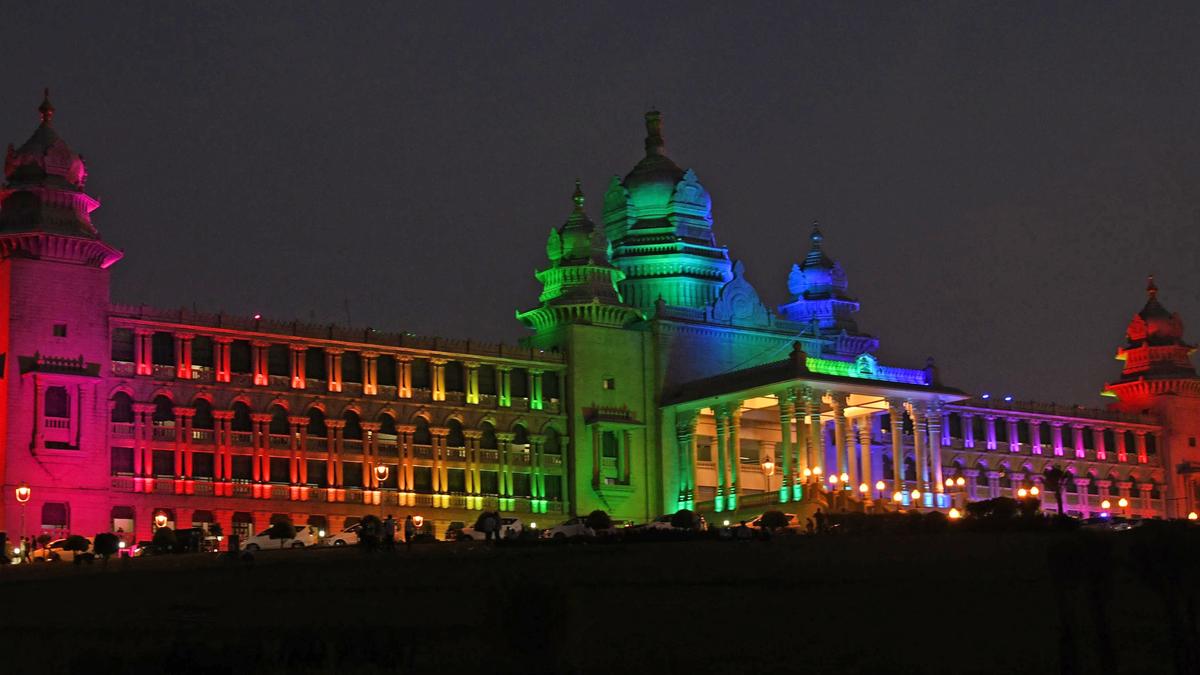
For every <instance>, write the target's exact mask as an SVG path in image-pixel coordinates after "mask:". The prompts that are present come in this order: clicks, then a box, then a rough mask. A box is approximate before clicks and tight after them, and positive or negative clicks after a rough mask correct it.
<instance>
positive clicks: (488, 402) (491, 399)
mask: <svg viewBox="0 0 1200 675" xmlns="http://www.w3.org/2000/svg"><path fill="white" fill-rule="evenodd" d="M496 400H497V397H496V395H495V394H480V395H479V405H481V406H486V407H488V408H495V407H496Z"/></svg>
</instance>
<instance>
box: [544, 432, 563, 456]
mask: <svg viewBox="0 0 1200 675" xmlns="http://www.w3.org/2000/svg"><path fill="white" fill-rule="evenodd" d="M545 436H546V442H545V443H543V444H542V452H544V453H545V454H547V455H561V454H562V443H561V439H560V437H559V434H558V429H555V428H554V427H550V428H548V429H546V433H545Z"/></svg>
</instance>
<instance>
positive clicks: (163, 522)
mask: <svg viewBox="0 0 1200 675" xmlns="http://www.w3.org/2000/svg"><path fill="white" fill-rule="evenodd" d="M154 526H155V527H157V528H158V529H160V530H161V529H162V528H164V527H166V526H167V514H165V513H163V512H162V511H159V512H158V513H156V514H154Z"/></svg>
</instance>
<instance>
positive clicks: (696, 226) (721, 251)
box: [604, 110, 733, 311]
mask: <svg viewBox="0 0 1200 675" xmlns="http://www.w3.org/2000/svg"><path fill="white" fill-rule="evenodd" d="M645 146H646V156H645V157H643V158H642V160H641V161H640V162H638V163H637V165H636V166H634V167H633V170H632V171H630V172H629V173H628V174H626V176H625V178H624V179H620V178H617V177H615V176H614V177H613V179H612V182H611V183H610V184H609V187H608V191H607V192H606V193H605V196H604V226H605V231H606V234H607V235H608V239H609V240H610V241H611V242H612V245H613V256H612V258H613V263H614V264H615V265H616V266H617V267H619V268H620V269H621V271H622V272H624V273H625V280H624V281H623V282H621V292H622V293H623V294H624V296H625V299H626V301H627V302H628V303H629V304H630V305H633V306H635V307H638V308H639V309H642V310H643V311H648V310H650V309H651V308H652V307H653V306H654V304H655V302H657V301H658V299H659V298H662V300H663V302H665V303H666V304H668V305H674V306H683V307H693V308H702V307H705V306H707V305H709V304H710V303H711V302H712V301H713V300H714V299H716V297H717V294H718V292H719V291H720V289H721V287H722V286H723V285H724V284H725V283H727V282H728V281H729V280H730V279H732V278H733V274H732V269H731V265H730V261H729V254H728V252H727V251H726V249H725V248H724V247H720V246H717V244H716V240H715V239H714V238H713V233H712V222H713V221H712V199H711V198H710V197H709V195H708V191H707V190H705V189H704V186H703V185H701V184H700V181H699V179H697V178H696V173H695V172H694V171H692V170H691V169H688V170H687V171H684V170H683V169H680V168H679V166H678V165H676V164H675V162H673V161H671V159H670V158H669V157H667V155H666V142H665V141H664V139H663V131H662V115H661V114H659V112H658V111H657V110H651V111H650V112H648V113H646V143H645Z"/></svg>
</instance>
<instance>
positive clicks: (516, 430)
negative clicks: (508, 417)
mask: <svg viewBox="0 0 1200 675" xmlns="http://www.w3.org/2000/svg"><path fill="white" fill-rule="evenodd" d="M512 442H513V445H527V444H528V443H529V430H528V429H526V428H525V425H524V424H518V425H517V426H515V427H513V441H512Z"/></svg>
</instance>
